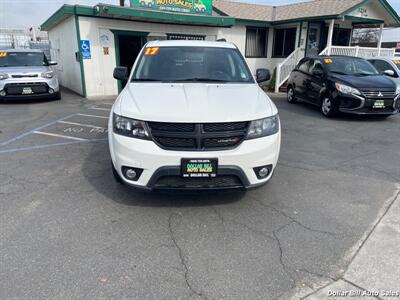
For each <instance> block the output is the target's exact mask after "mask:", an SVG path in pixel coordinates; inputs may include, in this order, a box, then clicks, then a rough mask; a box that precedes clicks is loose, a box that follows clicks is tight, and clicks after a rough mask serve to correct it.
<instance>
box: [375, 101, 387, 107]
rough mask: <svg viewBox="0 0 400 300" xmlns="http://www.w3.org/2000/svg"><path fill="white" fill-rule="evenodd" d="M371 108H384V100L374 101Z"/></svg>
mask: <svg viewBox="0 0 400 300" xmlns="http://www.w3.org/2000/svg"><path fill="white" fill-rule="evenodd" d="M372 108H386V105H385V100H383V99H378V100H374V102H373V104H372Z"/></svg>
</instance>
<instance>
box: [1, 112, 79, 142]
mask: <svg viewBox="0 0 400 300" xmlns="http://www.w3.org/2000/svg"><path fill="white" fill-rule="evenodd" d="M76 115H77V114H72V115H68V116H66V117H63V118H61V119H58V120H55V121H53V122H50V123H47V124H45V125H42V126H40V127H37V128H35V129H32V130H29V131H27V132H24V133H22V134H20V135H17V136H16V137H14V138H12V139H9V140H7V141H4V142H1V143H0V146H6V145H8V144H10V143H12V142H15V141H18V140H20V139H22V138H24V137H26V136H27V135H29V134H31V133H33V132H34V131H37V130H41V129H43V128H46V127H48V126H51V125H54V124H56V123H57V122H58V121H63V120H66V119H68V118H71V117H73V116H76Z"/></svg>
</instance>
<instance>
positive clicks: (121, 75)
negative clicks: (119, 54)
mask: <svg viewBox="0 0 400 300" xmlns="http://www.w3.org/2000/svg"><path fill="white" fill-rule="evenodd" d="M113 76H114V78H115V79H117V80H121V81H127V80H128V77H129V72H128V68H127V67H116V68H115V69H114V73H113Z"/></svg>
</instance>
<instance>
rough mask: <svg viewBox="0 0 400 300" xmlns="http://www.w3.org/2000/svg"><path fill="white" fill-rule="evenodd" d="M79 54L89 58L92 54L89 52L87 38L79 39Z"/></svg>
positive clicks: (83, 57)
mask: <svg viewBox="0 0 400 300" xmlns="http://www.w3.org/2000/svg"><path fill="white" fill-rule="evenodd" d="M81 54H82V59H91V58H92V54H91V52H90V41H89V40H81Z"/></svg>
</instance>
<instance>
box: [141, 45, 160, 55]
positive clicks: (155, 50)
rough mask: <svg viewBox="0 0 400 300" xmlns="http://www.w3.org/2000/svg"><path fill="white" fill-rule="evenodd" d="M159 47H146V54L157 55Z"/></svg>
mask: <svg viewBox="0 0 400 300" xmlns="http://www.w3.org/2000/svg"><path fill="white" fill-rule="evenodd" d="M159 49H160V48H158V47H151V48H146V50H145V51H144V55H156V54H157V53H158V50H159Z"/></svg>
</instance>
